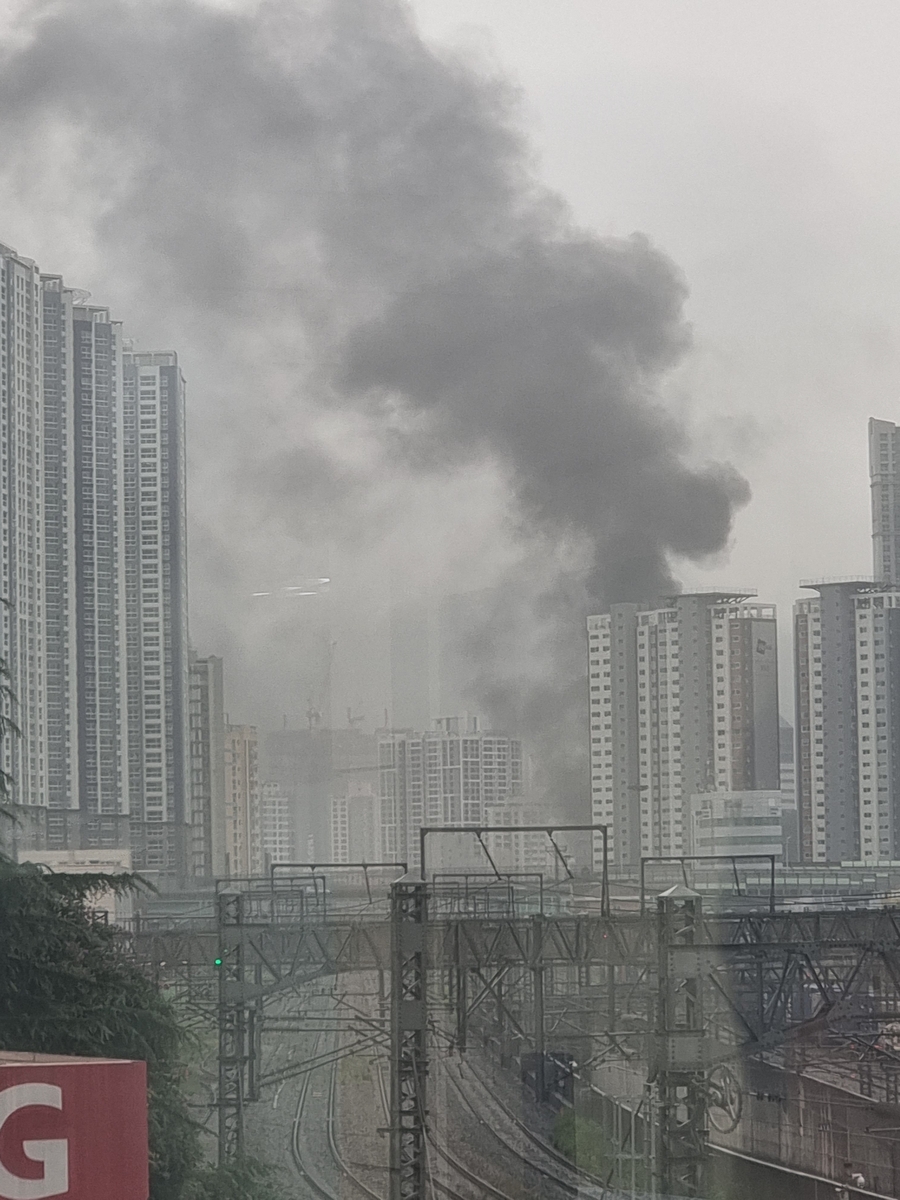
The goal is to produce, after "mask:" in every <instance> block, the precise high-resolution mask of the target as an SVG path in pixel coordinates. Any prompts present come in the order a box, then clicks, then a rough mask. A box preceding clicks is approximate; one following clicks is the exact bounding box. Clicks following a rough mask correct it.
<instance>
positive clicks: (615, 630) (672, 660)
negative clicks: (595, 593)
mask: <svg viewBox="0 0 900 1200" xmlns="http://www.w3.org/2000/svg"><path fill="white" fill-rule="evenodd" d="M751 596H752V593H750V592H747V591H742V592H728V591H715V592H709V593H705V592H704V593H695V594H691V595H681V596H674V597H672V598H671V599H670V600H667V601H666V603H665V604H664V605H663V606H661V607H658V608H650V607H642V606H640V605H637V604H617V605H613V606H611V609H610V611H609V612H608V613H603V614H599V615H596V616H591V617H589V618H588V675H589V681H588V685H589V713H590V726H591V811H592V819H593V820H594V821H595V822H596V823H598V824H603V825H606V826H607V828H608V830H609V847H610V857H611V860H612V861H613V862H614V863H618V864H621V865H633V864H635V863H637V862H638V861H639V860H640V858H641V856H644V855H679V854H685V853H687V852H688V851H687V850H686V845H687V842H688V838H687V833H688V830H687V823H688V819H689V812H688V809H687V801H686V798H687V797H690V796H692V795H695V794H699V793H704V792H714V791H733V792H737V791H751V790H778V788H779V786H780V784H779V748H778V666H777V628H776V613H775V609H774V607H773V606H771V605H765V604H759V603H757V602H756V601H755V600H751ZM601 851H602V841H601V839H600V836H599V835H598V836H597V837H596V838H595V844H594V866H595V869H598V868H599V863H600V854H601Z"/></svg>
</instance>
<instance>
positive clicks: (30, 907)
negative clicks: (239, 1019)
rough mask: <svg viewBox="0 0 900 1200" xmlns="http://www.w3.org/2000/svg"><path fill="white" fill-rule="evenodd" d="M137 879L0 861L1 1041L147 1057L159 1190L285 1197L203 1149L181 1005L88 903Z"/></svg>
mask: <svg viewBox="0 0 900 1200" xmlns="http://www.w3.org/2000/svg"><path fill="white" fill-rule="evenodd" d="M134 886H136V880H135V878H134V877H122V876H113V877H110V876H104V875H63V874H43V873H41V872H40V871H39V870H38V869H37V868H35V867H31V866H29V865H22V866H16V865H15V864H12V863H9V862H0V1048H2V1049H5V1050H29V1051H35V1052H38V1053H44V1054H75V1055H88V1056H97V1057H102V1058H137V1059H142V1060H144V1061H145V1062H146V1063H147V1076H148V1085H149V1101H150V1105H149V1107H150V1152H151V1191H150V1196H151V1200H277V1193H276V1191H275V1190H274V1185H273V1184H272V1183H271V1179H270V1175H269V1173H268V1172H267V1170H266V1169H265V1168H264V1167H262V1166H260V1165H259V1164H256V1163H254V1162H252V1161H251V1162H246V1163H242V1164H238V1165H237V1166H236V1167H234V1168H228V1169H225V1170H222V1169H218V1168H211V1167H206V1166H204V1165H203V1163H202V1161H201V1159H202V1155H201V1146H200V1130H199V1127H198V1126H197V1124H196V1123H195V1122H194V1121H193V1119H192V1118H191V1116H190V1113H189V1111H188V1107H187V1103H186V1098H185V1096H184V1094H183V1091H182V1081H183V1078H184V1074H185V1071H184V1064H185V1058H186V1051H187V1050H188V1049H189V1046H188V1044H187V1042H188V1038H187V1035H186V1034H185V1032H184V1030H183V1028H182V1026H181V1025H180V1023H179V1018H178V1013H177V1011H176V1010H175V1008H174V1007H173V1005H172V1004H171V1003H170V1002H169V1001H168V1000H166V999H165V997H163V996H162V995H161V994H160V992H159V990H158V988H157V987H156V986H155V984H154V983H153V982H152V981H151V980H150V979H148V978H147V977H146V976H144V975H143V974H142V973H141V972H140V971H139V970H137V969H136V968H135V967H134V966H133V965H132V964H131V963H130V962H129V961H128V960H127V958H126V957H125V955H124V953H123V951H122V948H121V944H120V940H119V939H118V938H117V937H116V934H115V930H114V929H113V928H111V927H110V926H108V925H107V924H106V923H105V922H102V921H100V920H98V919H97V918H96V916H95V914H94V913H92V911H91V907H90V902H91V900H92V898H94V897H96V895H97V894H98V893H100V892H103V891H107V890H109V889H113V890H121V889H123V888H129V887H134Z"/></svg>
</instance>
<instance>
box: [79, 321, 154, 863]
mask: <svg viewBox="0 0 900 1200" xmlns="http://www.w3.org/2000/svg"><path fill="white" fill-rule="evenodd" d="M72 344H73V347H72V364H73V380H74V386H73V440H74V456H73V457H74V487H73V489H72V490H73V496H74V505H73V507H74V517H75V530H74V533H75V537H74V549H75V554H74V558H75V585H76V586H75V594H76V631H77V633H76V644H77V679H78V684H77V687H78V709H77V711H78V772H79V795H80V807H81V825H82V830H81V839H82V844H83V845H85V846H89V847H93V846H106V847H118V846H120V845H122V844H125V842H126V841H127V839H126V838H125V837H124V836H123V828H122V827H123V825H124V824H125V819H126V818H127V817H128V815H129V811H130V807H129V779H128V744H129V736H128V735H129V729H128V718H127V672H126V666H127V654H126V632H125V626H126V604H125V601H126V596H125V558H124V553H123V550H124V547H125V545H126V536H125V513H124V505H123V497H124V479H123V445H124V426H123V409H122V331H121V325H120V324H119V322H117V321H113V320H112V319H111V317H110V314H109V311H108V310H107V309H105V308H98V307H87V306H83V305H75V306H73V309H72ZM145 865H146V864H145Z"/></svg>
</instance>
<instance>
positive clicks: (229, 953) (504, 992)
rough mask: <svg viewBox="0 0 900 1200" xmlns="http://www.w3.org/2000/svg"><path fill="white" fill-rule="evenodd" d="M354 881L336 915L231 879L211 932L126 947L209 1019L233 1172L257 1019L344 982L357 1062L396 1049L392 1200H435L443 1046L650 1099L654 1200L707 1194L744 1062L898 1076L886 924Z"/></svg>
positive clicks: (201, 927) (446, 883)
mask: <svg viewBox="0 0 900 1200" xmlns="http://www.w3.org/2000/svg"><path fill="white" fill-rule="evenodd" d="M322 878H323V879H324V875H323V876H322ZM365 882H366V894H365V896H363V898H362V900H360V898H359V897H357V899H356V901H355V908H354V911H347V910H346V909H342V908H341V907H340V906H339V904H336V903H335V901H334V899H333V896H332V898H331V900H330V910H329V911H326V910H325V907H324V898H325V896H326V894H328V889H326V888H325V887H324V886H323V887H322V889H321V893H320V890H319V888H318V885H317V884H316V885H314V884H313V883H311V882H310V879H309V878H306V879H298V878H297V876H296V875H293V876H287V875H286V876H283V877H280V878H277V879H274V878H273V879H267V880H248V881H233V882H232V883H230V884H227V885H223V889H222V890H221V891H220V892H219V894H218V896H217V901H216V913H215V916H214V917H210V918H206V919H201V920H194V921H190V922H182V923H176V922H172V921H160V920H157V921H153V922H148V921H145V922H144V923H143V924H142V925H140V926H138V927H137V928H135V929H134V930H133V931H131V932H130V933H129V934H128V935H127V937H128V942H129V951H130V953H131V955H132V956H133V958H134V960H135V961H136V962H138V963H139V964H141V965H142V966H143V967H144V968H145V969H146V970H148V971H150V972H152V973H153V974H154V975H155V976H156V977H157V978H158V979H159V980H160V981H161V982H162V983H164V984H165V986H166V987H167V988H169V989H174V991H175V992H176V993H178V994H180V995H181V996H182V997H183V998H184V999H185V1001H186V1002H187V1003H190V1004H192V1005H194V1006H195V1007H198V1008H200V1009H201V1010H202V1011H204V1012H205V1013H206V1014H207V1015H208V1016H210V1017H212V1018H213V1019H214V1020H215V1021H216V1022H217V1025H218V1047H219V1060H218V1067H219V1069H218V1099H217V1104H218V1116H219V1152H220V1155H221V1157H222V1158H223V1159H228V1158H230V1157H232V1156H234V1155H237V1154H239V1153H241V1151H242V1147H243V1130H244V1113H245V1107H246V1105H247V1104H248V1102H250V1101H252V1100H253V1099H255V1098H257V1097H258V1094H259V1089H260V1087H261V1086H263V1085H264V1084H265V1083H266V1082H269V1081H270V1080H268V1079H266V1078H263V1077H261V1075H260V1063H261V1048H262V1037H263V1031H264V1029H265V1028H266V1020H267V1017H266V1008H267V1006H269V1009H270V1012H271V1011H272V1009H273V1007H274V1008H277V1009H278V1011H279V1013H282V1012H283V1011H284V1005H283V1004H281V1003H280V1001H279V999H278V998H279V997H289V996H290V993H292V992H296V991H297V990H298V989H301V988H302V987H303V986H304V985H307V984H311V983H312V982H313V981H316V980H321V979H323V978H324V977H328V976H335V977H340V976H342V975H346V974H348V973H358V972H374V973H375V976H376V977H377V980H378V991H379V995H380V1006H379V1008H378V1010H377V1011H378V1012H380V1014H381V1016H380V1017H378V1016H375V1017H371V1018H367V1019H365V1020H364V1021H363V1022H362V1025H361V1027H360V1032H359V1039H360V1040H359V1042H358V1045H371V1044H372V1043H373V1042H380V1043H382V1044H387V1045H388V1046H389V1050H390V1128H389V1133H390V1171H389V1179H390V1183H389V1197H390V1200H425V1197H426V1195H428V1194H430V1193H429V1191H428V1188H427V1179H426V1161H425V1160H426V1137H427V1133H428V1131H427V1116H426V1114H427V1113H428V1108H429V1103H428V1088H429V1071H428V1065H429V1058H430V1056H431V1055H433V1053H434V1047H435V1044H436V1039H437V1038H444V1039H445V1044H446V1039H449V1041H450V1042H451V1043H452V1044H453V1045H455V1047H456V1048H457V1049H458V1050H460V1051H464V1050H465V1048H466V1045H467V1041H468V1039H470V1037H471V1036H472V1034H473V1033H474V1031H475V1030H476V1029H477V1031H478V1033H479V1036H486V1035H487V1034H489V1035H490V1036H491V1037H492V1038H493V1039H494V1040H495V1042H496V1043H497V1044H498V1045H499V1046H500V1047H501V1052H502V1051H503V1049H504V1048H506V1050H510V1048H512V1052H513V1053H515V1054H517V1055H518V1056H519V1057H520V1059H521V1058H522V1056H523V1055H525V1054H528V1055H530V1056H531V1058H530V1061H531V1062H532V1063H533V1064H534V1067H533V1070H534V1077H535V1087H536V1090H537V1092H538V1095H541V1094H542V1093H544V1092H545V1090H546V1088H547V1086H548V1084H547V1080H546V1078H545V1071H546V1070H547V1069H548V1068H547V1063H548V1061H550V1060H551V1057H550V1056H551V1055H552V1052H553V1051H554V1050H555V1049H558V1048H559V1047H560V1046H561V1045H563V1046H567V1047H576V1048H577V1051H578V1053H577V1059H578V1068H579V1071H580V1072H581V1074H582V1077H583V1078H587V1079H589V1078H590V1073H591V1070H592V1069H595V1068H596V1067H597V1066H598V1064H603V1063H609V1062H611V1061H622V1060H624V1061H626V1062H628V1063H629V1064H631V1067H632V1068H633V1069H634V1070H637V1071H640V1072H641V1073H642V1076H643V1079H644V1081H645V1093H646V1095H647V1096H648V1097H649V1098H650V1099H649V1102H648V1109H650V1108H652V1112H653V1124H654V1126H655V1134H654V1152H653V1158H654V1165H653V1169H654V1171H655V1173H656V1181H657V1187H658V1191H659V1192H660V1193H663V1194H675V1195H688V1196H690V1195H702V1194H703V1188H704V1177H705V1171H706V1167H707V1163H708V1158H709V1152H710V1151H709V1129H710V1119H711V1117H712V1118H713V1120H714V1122H715V1124H716V1127H717V1128H722V1127H723V1126H722V1120H723V1117H724V1118H725V1119H728V1116H729V1112H730V1111H731V1110H733V1097H732V1096H731V1094H730V1093H731V1091H732V1090H733V1087H732V1083H733V1080H734V1078H735V1075H734V1073H735V1072H739V1071H740V1069H741V1066H740V1065H741V1063H742V1062H746V1061H747V1060H750V1059H753V1058H754V1057H758V1056H761V1055H770V1056H771V1055H772V1054H775V1055H778V1054H782V1055H784V1056H785V1061H787V1060H788V1059H789V1057H790V1053H791V1047H797V1048H803V1047H809V1046H812V1045H817V1046H819V1047H821V1046H823V1045H825V1046H827V1045H829V1044H831V1045H833V1046H835V1047H839V1046H841V1045H842V1044H845V1043H846V1042H847V1041H848V1040H854V1041H855V1042H856V1043H859V1044H861V1045H863V1046H864V1047H866V1048H867V1051H868V1052H869V1053H870V1054H871V1055H872V1056H874V1057H875V1058H881V1059H883V1060H884V1062H885V1063H886V1064H887V1063H896V1064H897V1065H900V1058H898V1056H897V1054H896V1053H895V1052H893V1051H892V1050H891V1049H890V1048H889V1047H890V1046H891V1045H893V1042H892V1041H891V1035H892V1034H894V1033H896V1031H898V1030H900V1024H898V1022H900V915H898V914H897V913H895V912H894V911H893V910H889V909H881V910H869V909H855V910H854V909H835V910H829V911H819V912H793V911H781V912H779V911H764V912H737V913H734V914H729V913H712V912H709V911H704V908H703V901H701V898H700V896H699V895H698V894H697V893H695V892H693V891H691V890H690V889H689V888H687V887H685V886H681V885H677V886H675V887H672V888H670V889H668V890H667V891H666V892H664V893H663V894H662V895H660V896H659V897H657V898H655V899H654V901H653V903H652V904H651V905H648V909H647V911H646V912H644V913H639V912H616V911H603V912H601V913H600V914H599V915H594V914H591V915H583V914H578V913H568V912H552V911H551V912H548V911H532V912H529V911H526V910H527V907H528V906H527V904H526V903H525V902H523V900H522V899H521V894H520V892H519V891H517V889H516V888H515V887H513V886H512V884H511V882H510V880H509V879H505V880H504V879H502V878H501V877H500V876H499V875H498V876H497V877H496V878H495V879H493V880H488V881H486V882H482V883H480V884H479V885H478V886H474V885H471V884H470V878H469V877H466V879H465V885H464V886H463V884H462V883H461V882H460V880H456V881H454V880H452V879H448V878H446V877H442V878H440V879H435V880H433V881H429V882H425V881H424V880H420V879H411V878H410V877H409V876H408V875H406V874H404V875H403V876H402V877H401V878H400V879H398V880H396V881H394V882H390V883H385V881H384V880H382V886H381V888H380V889H379V888H377V887H376V889H375V890H374V891H373V888H372V886H371V881H370V880H369V878H368V877H367V878H366V881H365ZM607 907H608V906H607V905H606V904H605V905H604V908H607ZM272 1020H273V1021H274V1023H275V1025H277V1022H278V1021H279V1020H282V1021H283V1020H284V1018H283V1017H275V1018H272ZM273 1027H274V1026H273ZM884 1047H888V1048H884ZM351 1049H352V1047H351ZM893 1069H894V1070H895V1072H896V1066H895V1067H894V1068H893ZM288 1073H289V1072H288V1071H287V1070H285V1071H284V1072H281V1073H280V1074H277V1073H276V1075H273V1076H272V1077H271V1080H272V1081H274V1080H275V1079H276V1078H284V1077H285V1076H286V1075H287V1074H288ZM731 1116H732V1119H733V1118H734V1114H733V1111H731Z"/></svg>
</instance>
